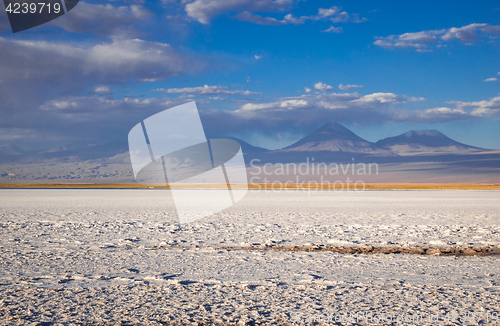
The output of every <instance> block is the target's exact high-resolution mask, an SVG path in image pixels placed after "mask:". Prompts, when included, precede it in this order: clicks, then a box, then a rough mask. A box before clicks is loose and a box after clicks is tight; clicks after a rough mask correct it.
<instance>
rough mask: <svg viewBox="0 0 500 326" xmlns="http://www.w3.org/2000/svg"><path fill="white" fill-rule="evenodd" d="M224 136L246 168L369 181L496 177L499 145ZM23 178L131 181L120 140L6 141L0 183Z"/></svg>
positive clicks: (338, 131) (319, 133)
mask: <svg viewBox="0 0 500 326" xmlns="http://www.w3.org/2000/svg"><path fill="white" fill-rule="evenodd" d="M214 138H215V137H214ZM216 138H223V137H216ZM224 138H229V139H233V140H236V141H238V142H239V143H240V145H241V148H242V151H243V153H244V158H245V163H246V165H247V166H248V168H249V169H250V168H253V167H254V166H259V165H263V164H267V163H271V164H277V163H283V164H286V163H303V162H306V161H308V162H311V161H314V162H316V163H352V162H357V163H360V162H364V163H377V164H379V165H380V168H381V171H382V172H383V173H382V172H381V175H380V176H377V177H376V178H375V177H374V178H373V179H370V180H367V181H370V182H403V181H404V182H424V181H425V182H471V183H477V182H500V150H490V149H484V148H479V147H475V146H470V145H466V144H462V143H459V142H457V141H455V140H453V139H450V138H449V137H447V136H446V135H444V134H442V133H441V132H439V131H437V130H411V131H408V132H406V133H404V134H401V135H398V136H394V137H388V138H385V139H382V140H379V141H377V142H370V141H367V140H365V139H363V138H361V137H359V136H358V135H356V134H355V133H353V132H352V131H351V130H349V129H347V128H345V127H344V126H342V125H340V124H338V123H335V122H332V123H327V124H325V125H324V126H322V127H321V128H319V129H317V130H316V131H314V132H312V133H311V134H309V135H307V136H305V137H303V138H302V139H300V140H298V141H297V142H295V143H294V144H291V145H289V146H286V147H284V148H281V149H276V150H269V149H266V148H262V147H257V146H253V145H251V144H249V143H247V142H245V141H242V140H240V139H237V138H232V137H224ZM184 164H186V162H184ZM27 181H33V182H68V181H69V182H127V183H128V182H134V181H135V180H134V176H133V173H132V169H131V164H130V157H129V154H128V145H127V143H126V140H125V141H124V142H122V143H108V144H103V145H89V144H80V145H74V146H66V147H57V148H53V149H51V150H45V151H39V152H36V151H35V152H27V151H23V150H22V149H20V148H18V147H16V146H15V145H12V144H8V145H3V146H0V182H27Z"/></svg>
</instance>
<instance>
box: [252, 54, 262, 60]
mask: <svg viewBox="0 0 500 326" xmlns="http://www.w3.org/2000/svg"><path fill="white" fill-rule="evenodd" d="M253 57H254V58H255V60H259V59H262V56H261V55H254V56H253Z"/></svg>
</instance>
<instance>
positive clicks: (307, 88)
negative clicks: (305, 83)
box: [304, 87, 312, 93]
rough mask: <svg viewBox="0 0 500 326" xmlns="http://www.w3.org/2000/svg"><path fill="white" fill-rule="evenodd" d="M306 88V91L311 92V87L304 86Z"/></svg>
mask: <svg viewBox="0 0 500 326" xmlns="http://www.w3.org/2000/svg"><path fill="white" fill-rule="evenodd" d="M304 90H305V91H306V93H311V91H312V90H311V89H310V88H309V87H304Z"/></svg>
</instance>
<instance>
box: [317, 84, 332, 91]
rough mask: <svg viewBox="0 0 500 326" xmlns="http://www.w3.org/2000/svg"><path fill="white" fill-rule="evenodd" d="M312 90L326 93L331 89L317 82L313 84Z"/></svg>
mask: <svg viewBox="0 0 500 326" xmlns="http://www.w3.org/2000/svg"><path fill="white" fill-rule="evenodd" d="M314 88H316V89H319V90H320V91H328V90H331V89H333V87H332V86H330V85H327V84H323V83H322V82H317V83H316V84H314Z"/></svg>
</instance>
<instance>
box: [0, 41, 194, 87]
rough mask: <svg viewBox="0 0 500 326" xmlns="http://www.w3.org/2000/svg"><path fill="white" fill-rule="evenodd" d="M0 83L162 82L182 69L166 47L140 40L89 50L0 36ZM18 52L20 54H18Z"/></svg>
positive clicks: (182, 64)
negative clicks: (73, 81) (114, 80)
mask: <svg viewBox="0 0 500 326" xmlns="http://www.w3.org/2000/svg"><path fill="white" fill-rule="evenodd" d="M0 48H2V53H1V59H2V60H0V81H5V82H12V81H15V80H28V81H36V80H55V81H59V80H60V79H75V80H78V81H80V80H81V79H82V78H103V79H106V78H111V79H117V78H119V79H133V78H138V79H142V78H144V79H147V78H156V79H158V78H159V79H163V78H167V77H169V76H173V75H178V74H180V73H181V72H183V71H184V70H185V69H186V68H185V67H186V65H185V58H184V57H183V56H181V55H180V54H178V53H177V52H176V51H175V50H174V49H173V48H172V47H171V46H170V45H169V44H165V43H157V42H149V41H144V40H140V39H132V40H114V41H112V42H108V43H100V44H96V45H93V46H90V47H83V46H75V45H73V44H70V43H60V42H46V41H24V40H10V39H5V38H2V37H0ZM21 53H22V55H20V54H21Z"/></svg>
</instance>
